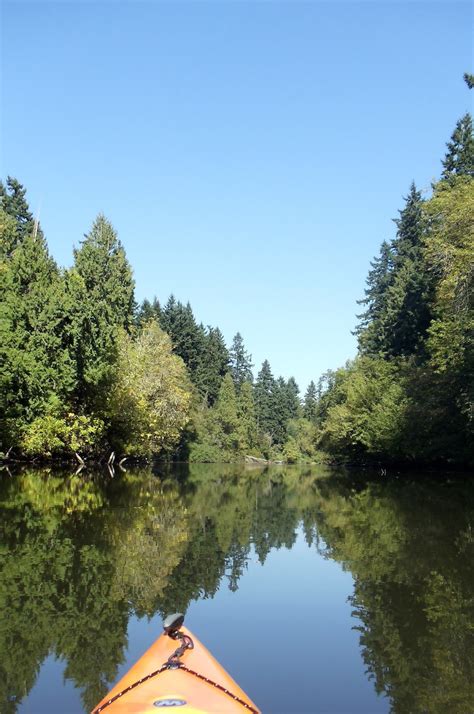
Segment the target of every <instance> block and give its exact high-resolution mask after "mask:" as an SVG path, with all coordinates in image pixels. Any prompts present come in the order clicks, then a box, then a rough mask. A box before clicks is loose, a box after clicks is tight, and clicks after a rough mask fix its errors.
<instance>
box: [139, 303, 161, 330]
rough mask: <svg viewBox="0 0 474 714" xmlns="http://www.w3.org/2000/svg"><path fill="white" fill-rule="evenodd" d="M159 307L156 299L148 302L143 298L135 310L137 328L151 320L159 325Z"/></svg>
mask: <svg viewBox="0 0 474 714" xmlns="http://www.w3.org/2000/svg"><path fill="white" fill-rule="evenodd" d="M160 315H161V307H160V303H159V301H158V298H156V297H155V298H153V301H152V302H150V301H149V300H148V299H147V298H145V299H144V300H143V302H142V304H141V305H140V307H139V308H138V310H137V326H138V327H143V326H144V325H146V324H147V323H149V322H150V321H151V320H156V321H157V322H158V323H160Z"/></svg>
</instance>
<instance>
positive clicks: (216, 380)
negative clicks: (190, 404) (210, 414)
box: [196, 326, 229, 405]
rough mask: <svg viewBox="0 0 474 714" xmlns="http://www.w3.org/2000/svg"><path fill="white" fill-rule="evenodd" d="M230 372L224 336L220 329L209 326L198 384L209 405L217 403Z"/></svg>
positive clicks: (197, 379) (197, 377) (199, 368)
mask: <svg viewBox="0 0 474 714" xmlns="http://www.w3.org/2000/svg"><path fill="white" fill-rule="evenodd" d="M228 371H229V351H228V349H227V347H226V344H225V340H224V336H223V334H222V332H221V331H220V330H219V328H218V327H211V326H208V328H207V331H206V335H205V341H204V353H203V355H202V360H201V362H200V364H199V367H198V372H199V373H198V374H197V376H196V382H197V384H198V385H199V388H200V391H201V392H202V393H203V395H204V396H206V398H207V402H208V404H209V405H212V404H214V402H215V401H216V399H217V395H218V394H219V389H220V386H221V383H222V380H223V378H224V377H225V375H226V374H227V372H228Z"/></svg>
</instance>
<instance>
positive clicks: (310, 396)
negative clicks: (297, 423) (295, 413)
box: [303, 380, 318, 422]
mask: <svg viewBox="0 0 474 714" xmlns="http://www.w3.org/2000/svg"><path fill="white" fill-rule="evenodd" d="M317 415H318V399H317V389H316V385H315V383H314V382H313V380H311V382H310V383H309V384H308V389H307V390H306V393H305V395H304V403H303V416H304V418H305V419H308V421H312V422H315V421H316V418H317Z"/></svg>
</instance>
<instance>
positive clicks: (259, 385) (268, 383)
mask: <svg viewBox="0 0 474 714" xmlns="http://www.w3.org/2000/svg"><path fill="white" fill-rule="evenodd" d="M254 398H255V410H256V414H257V424H258V428H259V430H260V431H261V432H262V433H264V434H267V435H269V436H270V437H272V438H273V435H274V431H275V410H274V407H275V379H274V377H273V374H272V370H271V367H270V363H269V361H268V360H265V361H264V362H263V364H262V368H261V370H260V372H259V373H258V375H257V381H256V382H255V390H254Z"/></svg>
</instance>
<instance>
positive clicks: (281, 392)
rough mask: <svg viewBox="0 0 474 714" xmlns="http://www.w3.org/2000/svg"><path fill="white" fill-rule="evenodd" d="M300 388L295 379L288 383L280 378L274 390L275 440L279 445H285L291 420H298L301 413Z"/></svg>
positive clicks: (291, 378) (292, 378)
mask: <svg viewBox="0 0 474 714" xmlns="http://www.w3.org/2000/svg"><path fill="white" fill-rule="evenodd" d="M298 394H299V387H298V385H297V384H296V380H295V379H294V377H290V379H289V380H288V381H287V382H286V381H285V380H284V379H283V377H278V379H277V380H276V382H275V387H274V390H273V399H272V402H273V405H272V407H273V408H272V412H273V439H274V441H275V443H277V444H280V445H281V444H284V443H285V441H286V438H287V427H288V422H289V421H290V419H296V418H297V417H298V416H299V412H300V408H301V405H300V400H299V397H298Z"/></svg>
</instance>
